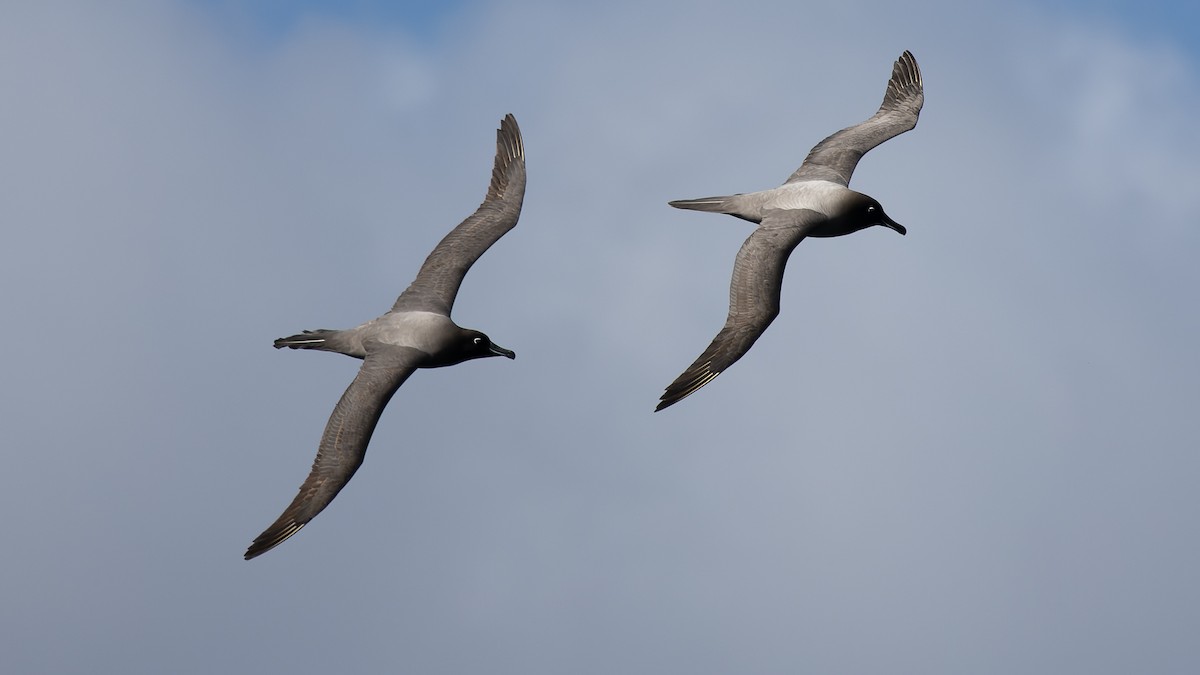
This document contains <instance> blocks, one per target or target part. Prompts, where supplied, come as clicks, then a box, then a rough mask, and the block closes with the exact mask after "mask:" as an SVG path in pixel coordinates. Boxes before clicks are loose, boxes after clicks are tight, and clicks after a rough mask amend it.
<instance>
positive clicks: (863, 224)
mask: <svg viewBox="0 0 1200 675" xmlns="http://www.w3.org/2000/svg"><path fill="white" fill-rule="evenodd" d="M924 102H925V94H924V86H923V83H922V81H921V71H920V69H919V68H918V67H917V61H916V59H914V58H913V56H912V54H911V53H909V52H904V54H902V55H901V56H900V58H899V59H898V60H897V61H896V63H895V65H894V66H893V68H892V77H891V79H890V80H888V86H887V91H886V93H885V94H884V98H883V104H882V105H881V106H880V108H879V110H878V112H876V113H875V115H873V116H872V117H871V118H870V119H868V120H867V121H865V122H862V123H861V124H856V125H854V126H852V127H847V128H845V129H842V130H841V131H838V132H836V133H834V134H833V135H831V136H829V137H828V138H826V139H825V140H823V141H821V142H820V143H818V144H817V145H816V146H814V147H813V149H812V150H811V151H810V152H809V153H808V157H806V158H805V160H804V163H803V164H801V165H800V168H799V169H797V170H796V171H795V172H794V173H793V174H792V175H791V176H789V177H788V179H787V181H786V182H785V183H784V184H783V185H781V186H779V187H777V188H773V189H770V190H762V191H759V192H750V193H745V194H735V195H727V196H722V197H705V198H701V199H684V200H678V201H673V202H670V205H671V206H674V207H676V208H680V209H689V210H693V211H709V212H714V213H725V214H728V215H731V216H735V217H737V218H741V219H742V220H748V221H750V222H752V223H756V224H758V227H757V228H756V229H755V231H754V232H752V233H751V234H750V236H749V237H748V238H747V239H746V241H745V243H744V244H742V248H741V249H740V250H739V251H738V254H737V257H736V258H735V260H734V267H733V279H732V281H731V282H730V287H729V314H728V316H727V317H726V320H725V326H724V327H723V328H722V329H721V331H720V332H719V333H717V336H716V338H714V339H713V341H712V343H711V344H709V346H708V348H707V349H705V350H704V352H703V353H702V354H701V355H700V357H699V358H698V359H696V361H695V362H693V363H692V365H691V366H689V367H688V369H687V370H685V371H684V372H683V374H682V375H680V376H679V377H678V378H676V380H675V381H674V382H672V383H671V385H670V386H669V387H667V390H666V392H665V393H664V394H663V395H662V398H661V400H660V401H659V404H658V407H657V408H655V410H662V409H663V408H666V407H668V406H671V405H674V404H675V403H678V402H679V401H681V400H682V399H684V398H686V397H687V396H690V395H691V394H693V393H695V392H696V391H697V390H698V389H700V388H701V387H703V386H704V385H706V384H708V383H709V382H711V381H712V380H713V378H715V377H716V376H717V375H720V374H721V373H722V372H723V371H724V370H725V369H726V368H728V367H729V366H731V365H733V364H734V363H735V362H736V361H737V360H738V359H740V358H741V357H742V356H743V355H745V354H746V352H748V351H749V350H750V347H751V346H753V344H754V342H755V340H757V339H758V338H759V336H761V335H762V334H763V332H764V331H765V330H766V329H767V326H769V325H770V324H771V322H772V321H773V320H774V319H775V317H776V316H778V314H779V299H780V293H781V291H782V287H783V272H784V267H785V266H786V265H787V259H788V256H790V255H791V253H792V250H793V249H795V248H796V246H797V245H798V244H799V243H800V242H801V241H802V240H803V239H804V238H805V237H840V236H842V235H846V234H850V233H852V232H857V231H858V230H861V229H864V228H867V227H870V226H872V225H883V226H885V227H889V228H891V229H893V230H896V231H897V232H899V233H900V234H904V233H905V232H906V230H905V229H904V227H903V226H902V225H900V224H899V223H897V222H895V221H893V220H892V219H891V218H889V217H888V216H887V214H885V213H884V212H883V207H882V206H880V205H879V202H877V201H875V200H874V199H872V198H871V197H868V196H867V195H864V194H862V193H859V192H855V191H854V190H851V189H849V187H848V185H849V183H850V176H851V175H852V174H853V173H854V168H855V166H857V164H858V160H859V159H861V158H862V156H863V155H864V154H866V152H867V151H868V150H870V149H871V148H874V147H875V146H877V145H879V144H880V143H882V142H884V141H886V140H888V139H889V138H894V137H895V136H898V135H900V134H902V133H904V132H906V131H908V130H910V129H912V128H913V127H915V126H916V124H917V117H918V115H919V114H920V111H921V107H922V105H924Z"/></svg>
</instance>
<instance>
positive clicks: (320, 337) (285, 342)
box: [275, 329, 339, 350]
mask: <svg viewBox="0 0 1200 675" xmlns="http://www.w3.org/2000/svg"><path fill="white" fill-rule="evenodd" d="M338 332H339V331H336V330H324V329H322V330H306V331H304V332H303V333H300V334H299V335H291V336H288V337H284V338H279V339H278V340H276V341H275V349H283V348H284V347H289V348H291V349H325V350H329V349H330V346H329V345H328V344H326V342H327V341H328V340H329V338H330V337H332V336H333V335H334V334H336V333H338Z"/></svg>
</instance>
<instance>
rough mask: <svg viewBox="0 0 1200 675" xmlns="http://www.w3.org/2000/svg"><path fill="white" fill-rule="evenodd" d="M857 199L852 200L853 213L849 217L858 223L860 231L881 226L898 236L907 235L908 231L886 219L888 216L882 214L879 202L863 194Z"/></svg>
mask: <svg viewBox="0 0 1200 675" xmlns="http://www.w3.org/2000/svg"><path fill="white" fill-rule="evenodd" d="M857 197H858V198H857V199H855V200H854V208H855V212H854V215H853V216H851V217H852V218H853V219H854V220H856V221H858V223H860V226H859V227H858V229H860V230H861V229H863V228H867V227H870V226H872V225H882V226H884V227H887V228H891V229H893V230H895V231H897V232H899V233H900V234H908V230H906V229H905V228H904V226H903V225H901V224H900V223H897V222H896V221H894V220H892V219H891V218H888V214H886V213H884V212H883V207H882V206H880V205H879V202H877V201H875V200H874V199H872V198H870V197H868V196H866V195H864V194H859V195H857Z"/></svg>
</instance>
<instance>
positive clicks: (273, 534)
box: [243, 521, 305, 560]
mask: <svg viewBox="0 0 1200 675" xmlns="http://www.w3.org/2000/svg"><path fill="white" fill-rule="evenodd" d="M304 525H305V523H296V522H294V521H292V522H288V523H287V524H286V525H283V526H282V527H281V526H280V525H279V524H278V523H277V524H275V525H272V526H271V527H269V528H267V530H266V531H264V532H263V533H262V534H260V535H258V537H257V538H256V539H255V540H254V542H253V543H251V544H250V547H249V548H247V549H246V554H245V555H244V556H243V558H245V559H246V560H253V559H254V558H257V557H258V556H260V555H262V554H264V553H266V552H267V551H270V550H271V549H273V548H275V547H276V546H278V545H280V544H282V543H283V542H285V541H287V540H288V539H289V538H291V536H292V535H293V534H296V533H297V532H299V531H300V528H302V527H304Z"/></svg>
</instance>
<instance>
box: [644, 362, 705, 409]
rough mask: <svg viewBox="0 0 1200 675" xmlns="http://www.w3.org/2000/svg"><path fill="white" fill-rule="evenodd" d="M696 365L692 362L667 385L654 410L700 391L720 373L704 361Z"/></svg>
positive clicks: (668, 405)
mask: <svg viewBox="0 0 1200 675" xmlns="http://www.w3.org/2000/svg"><path fill="white" fill-rule="evenodd" d="M698 365H699V364H694V365H693V366H692V367H691V368H688V369H687V371H685V372H684V373H683V374H682V375H680V376H679V377H678V378H677V379H676V380H675V381H674V382H672V383H671V386H669V387H667V390H666V391H665V392H663V395H662V397H661V398H660V399H659V401H658V406H657V407H656V408H654V412H658V411H659V410H663V409H664V408H669V407H671V406H673V405H675V404H676V403H679V402H680V401H682V400H683V399H685V398H687V397H689V396H691V395H692V394H694V393H696V392H697V391H700V389H701V388H703V387H704V385H706V384H708V383H709V382H712V381H713V380H714V379H715V378H716V377H717V376H718V375H720V374H721V371H719V370H718V371H715V372H714V371H713V370H712V369H711V367H710V364H709V363H704V364H703V365H702V366H699V367H697V366H698Z"/></svg>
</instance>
